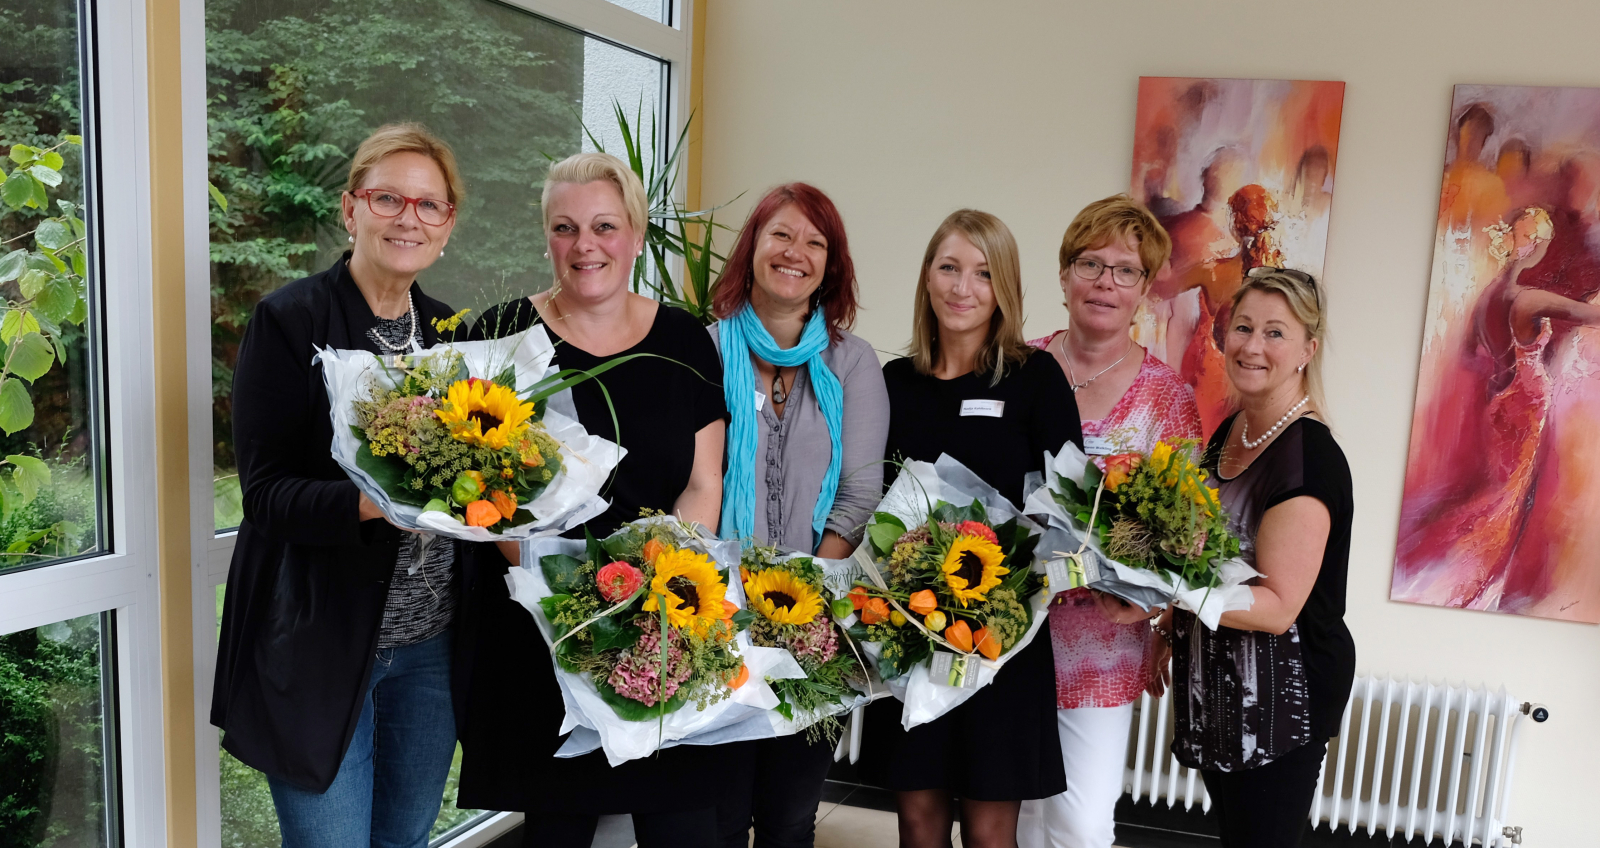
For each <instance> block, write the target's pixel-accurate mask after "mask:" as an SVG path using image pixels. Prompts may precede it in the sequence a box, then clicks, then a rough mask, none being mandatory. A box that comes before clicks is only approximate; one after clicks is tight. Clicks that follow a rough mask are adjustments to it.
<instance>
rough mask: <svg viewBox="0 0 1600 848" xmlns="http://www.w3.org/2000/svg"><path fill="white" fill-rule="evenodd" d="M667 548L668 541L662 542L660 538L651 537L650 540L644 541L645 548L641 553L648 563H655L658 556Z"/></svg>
mask: <svg viewBox="0 0 1600 848" xmlns="http://www.w3.org/2000/svg"><path fill="white" fill-rule="evenodd" d="M666 550H667V546H666V543H664V542H662V541H661V540H660V539H651V540H650V541H648V542H645V543H644V550H643V551H641V552H640V554H639V555H640V556H642V557H644V561H645V563H646V564H654V563H655V561H656V557H658V556H661V554H662V553H664V552H665V551H666Z"/></svg>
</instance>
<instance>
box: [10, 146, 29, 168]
mask: <svg viewBox="0 0 1600 848" xmlns="http://www.w3.org/2000/svg"><path fill="white" fill-rule="evenodd" d="M33 160H34V155H33V148H31V147H29V146H28V145H26V144H13V145H11V161H13V162H15V163H17V164H18V165H26V164H28V163H29V162H32V161H33Z"/></svg>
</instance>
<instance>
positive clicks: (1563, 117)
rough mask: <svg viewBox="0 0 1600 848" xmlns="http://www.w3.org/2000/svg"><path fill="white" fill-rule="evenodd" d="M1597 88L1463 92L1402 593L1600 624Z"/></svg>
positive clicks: (1431, 301) (1426, 600)
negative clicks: (1596, 301) (1596, 300)
mask: <svg viewBox="0 0 1600 848" xmlns="http://www.w3.org/2000/svg"><path fill="white" fill-rule="evenodd" d="M1597 295H1600V89H1595V88H1532V87H1525V86H1481V85H1460V86H1456V89H1455V99H1454V102H1453V104H1452V107H1451V110H1450V128H1449V133H1448V138H1447V141H1446V148H1445V167H1444V185H1443V189H1442V191H1441V192H1440V197H1439V226H1438V235H1437V238H1436V240H1435V243H1434V256H1433V282H1432V286H1431V288H1430V289H1429V293H1428V317H1427V324H1426V326H1425V328H1424V330H1423V346H1422V362H1421V368H1420V371H1419V374H1418V380H1417V400H1416V408H1415V411H1414V413H1413V417H1412V422H1411V452H1410V456H1409V459H1408V460H1407V463H1406V484H1405V493H1404V501H1403V505H1402V507H1401V515H1400V535H1399V544H1398V547H1397V550H1396V553H1395V566H1394V581H1393V584H1392V586H1391V590H1390V596H1391V597H1392V598H1394V599H1395V600H1400V601H1411V602H1414V603H1422V604H1433V605H1437V606H1446V607H1460V608H1465V609H1478V610H1492V611H1496V612H1512V613H1519V614H1523V615H1536V616H1542V617H1545V618H1561V619H1569V620H1575V621H1588V622H1596V621H1600V306H1596V305H1594V304H1593V303H1591V301H1593V300H1595V299H1596V297H1597Z"/></svg>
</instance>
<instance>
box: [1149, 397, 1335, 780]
mask: <svg viewBox="0 0 1600 848" xmlns="http://www.w3.org/2000/svg"><path fill="white" fill-rule="evenodd" d="M1232 424H1233V418H1231V417H1230V418H1229V419H1228V420H1227V421H1224V422H1223V423H1222V426H1220V427H1218V428H1217V432H1216V433H1215V434H1213V435H1212V437H1211V443H1210V445H1208V446H1207V448H1206V456H1205V463H1204V464H1205V468H1206V470H1207V471H1209V472H1210V473H1211V474H1212V475H1213V477H1214V478H1216V479H1221V478H1219V477H1217V476H1216V475H1217V461H1218V457H1219V455H1220V453H1221V450H1222V445H1223V444H1224V443H1225V442H1226V440H1227V435H1228V432H1229V428H1230V427H1231V426H1232ZM1220 494H1221V496H1222V506H1223V508H1224V509H1226V510H1227V511H1228V525H1229V528H1230V529H1232V530H1233V532H1234V533H1236V534H1238V536H1239V539H1240V543H1241V544H1240V549H1241V555H1242V557H1243V559H1244V560H1245V562H1248V563H1250V564H1251V565H1252V566H1253V565H1255V539H1256V533H1257V531H1258V530H1259V529H1260V528H1261V518H1262V516H1263V515H1264V514H1266V512H1267V510H1269V509H1271V508H1273V507H1275V506H1277V505H1278V504H1280V503H1283V502H1284V501H1287V500H1290V499H1292V498H1297V497H1300V496H1309V497H1313V498H1316V499H1317V500H1320V501H1322V502H1323V503H1324V504H1326V505H1327V507H1328V513H1329V516H1330V517H1331V519H1332V523H1331V525H1330V527H1329V531H1328V542H1327V547H1326V548H1325V549H1324V551H1323V556H1322V566H1321V569H1320V570H1319V571H1318V573H1317V581H1316V583H1315V584H1314V585H1313V586H1312V588H1311V594H1310V596H1309V597H1307V599H1306V603H1305V606H1304V607H1302V608H1301V610H1300V615H1299V616H1298V617H1297V618H1296V619H1295V622H1294V624H1292V625H1290V627H1289V630H1288V632H1286V633H1284V634H1282V635H1276V634H1272V633H1265V632H1259V631H1248V630H1235V629H1233V628H1231V627H1219V628H1217V629H1216V630H1215V631H1211V630H1208V629H1207V628H1206V627H1205V625H1203V624H1201V623H1200V622H1199V620H1198V619H1196V618H1195V617H1194V615H1193V614H1191V613H1187V612H1183V611H1179V612H1178V613H1177V614H1176V615H1175V616H1174V617H1173V646H1172V680H1173V692H1172V698H1173V707H1174V711H1175V713H1176V720H1177V726H1176V728H1175V733H1174V738H1173V741H1172V753H1173V755H1174V756H1176V757H1177V758H1178V761H1179V762H1181V763H1183V764H1184V765H1186V766H1189V767H1190V768H1200V769H1212V770H1215V771H1238V770H1240V769H1247V768H1255V767H1257V766H1262V765H1266V764H1267V763H1270V762H1272V761H1273V760H1276V759H1278V758H1279V757H1281V756H1283V755H1284V754H1287V753H1288V752H1290V751H1293V750H1294V749H1295V748H1298V747H1300V746H1301V745H1304V744H1306V743H1308V742H1315V741H1323V740H1326V739H1328V738H1329V737H1331V736H1333V735H1334V734H1335V733H1337V732H1338V728H1339V721H1340V719H1341V718H1342V716H1343V714H1344V706H1345V702H1346V701H1347V700H1348V699H1349V697H1350V686H1351V684H1352V682H1353V681H1354V679H1355V665H1356V648H1355V641H1354V640H1353V639H1352V638H1351V637H1350V631H1349V629H1347V628H1346V627H1345V624H1344V606H1345V576H1346V574H1347V572H1348V570H1349V561H1350V525H1351V519H1352V517H1353V512H1354V507H1353V505H1352V501H1353V493H1352V484H1351V480H1350V466H1349V464H1348V463H1347V462H1346V460H1345V456H1344V451H1342V450H1340V448H1339V445H1338V443H1337V442H1335V441H1334V440H1333V434H1332V433H1331V432H1330V431H1329V430H1328V426H1327V425H1326V424H1323V423H1322V422H1320V421H1317V420H1315V419H1311V418H1301V419H1299V420H1297V421H1295V422H1294V423H1292V424H1290V425H1289V426H1288V427H1287V428H1285V429H1284V431H1283V434H1282V435H1280V436H1278V438H1277V440H1276V441H1274V442H1273V443H1272V444H1270V445H1268V446H1267V448H1266V450H1264V451H1262V453H1261V455H1260V456H1258V457H1256V459H1255V461H1254V462H1252V463H1251V464H1250V466H1249V467H1248V468H1246V469H1245V470H1244V471H1242V472H1240V473H1239V476H1237V477H1234V478H1233V479H1231V480H1221V486H1220Z"/></svg>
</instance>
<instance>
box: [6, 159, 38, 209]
mask: <svg viewBox="0 0 1600 848" xmlns="http://www.w3.org/2000/svg"><path fill="white" fill-rule="evenodd" d="M12 150H16V148H15V147H13V148H12ZM13 155H15V154H13ZM32 198H33V178H32V177H30V176H28V173H27V172H26V171H24V170H22V169H21V168H18V169H17V170H15V171H12V172H11V176H9V177H6V181H5V184H4V185H0V201H3V202H4V203H5V204H6V205H7V206H9V207H11V208H12V209H21V208H22V207H23V206H25V205H27V203H28V201H29V200H31V199H32Z"/></svg>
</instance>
